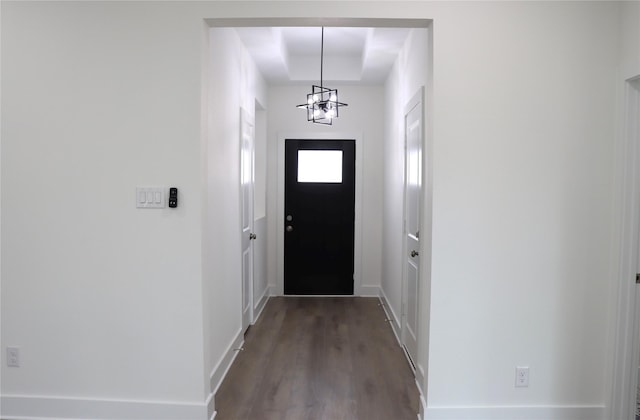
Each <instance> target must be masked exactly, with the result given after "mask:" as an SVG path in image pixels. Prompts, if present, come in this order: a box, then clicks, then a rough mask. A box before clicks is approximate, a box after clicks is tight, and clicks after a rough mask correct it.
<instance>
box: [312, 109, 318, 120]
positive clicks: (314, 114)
mask: <svg viewBox="0 0 640 420" xmlns="http://www.w3.org/2000/svg"><path fill="white" fill-rule="evenodd" d="M313 116H314V117H315V118H318V117H319V116H320V110H319V109H316V110H314V111H313Z"/></svg>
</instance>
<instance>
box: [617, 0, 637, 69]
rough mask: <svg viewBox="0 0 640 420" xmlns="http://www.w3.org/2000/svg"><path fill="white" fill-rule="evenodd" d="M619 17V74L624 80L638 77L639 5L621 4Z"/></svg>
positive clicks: (633, 3)
mask: <svg viewBox="0 0 640 420" xmlns="http://www.w3.org/2000/svg"><path fill="white" fill-rule="evenodd" d="M620 16H621V20H622V21H621V24H620V31H621V42H620V51H621V74H622V79H623V80H626V79H628V78H631V77H636V76H638V75H640V3H638V2H636V1H626V2H623V3H622V7H621V12H620Z"/></svg>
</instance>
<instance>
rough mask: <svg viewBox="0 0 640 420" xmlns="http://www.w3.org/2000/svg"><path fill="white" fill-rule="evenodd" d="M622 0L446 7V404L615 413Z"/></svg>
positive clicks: (436, 344)
mask: <svg viewBox="0 0 640 420" xmlns="http://www.w3.org/2000/svg"><path fill="white" fill-rule="evenodd" d="M617 7H618V5H617V4H611V3H609V4H605V3H560V4H556V3H553V4H551V3H519V4H498V3H494V4H484V3H475V4H465V5H464V6H460V7H445V6H444V5H443V6H442V7H441V8H440V12H441V13H438V14H436V15H435V20H434V44H435V45H434V88H435V93H434V107H435V109H434V197H433V203H434V210H433V221H434V222H433V270H432V290H431V292H432V302H431V305H432V306H431V321H430V325H431V334H430V350H429V357H430V359H429V378H428V379H429V381H428V383H429V388H428V404H429V406H430V407H433V408H430V410H429V411H428V414H429V415H430V416H433V417H445V416H446V415H450V416H454V417H456V418H471V417H474V416H477V413H479V412H482V413H486V415H487V416H491V417H492V418H509V417H510V416H513V413H514V412H513V411H510V409H508V408H504V409H503V408H499V406H508V405H513V406H519V407H531V408H528V409H527V408H520V409H519V410H518V411H517V412H518V413H520V414H519V417H520V416H521V417H525V416H526V415H530V416H536V415H537V416H538V417H543V418H570V417H578V418H580V417H581V418H597V417H600V416H601V415H602V412H603V410H602V408H598V407H599V406H602V405H603V403H604V400H605V393H606V390H605V389H604V383H605V364H604V360H605V358H606V352H605V342H606V337H607V335H606V333H607V315H608V307H607V304H608V300H607V299H606V298H604V297H606V296H607V295H608V294H609V293H610V290H611V285H612V281H611V279H610V277H609V268H610V266H611V264H612V259H611V252H610V251H611V247H612V239H611V236H610V232H611V211H612V205H611V203H612V187H613V185H612V173H613V168H612V162H613V140H612V139H613V135H614V131H615V130H614V125H615V115H614V111H613V108H614V105H615V88H614V82H615V74H616V73H615V63H616V60H617V57H616V43H617V37H616V32H617ZM541 22H544V25H543V27H544V30H541V24H540V23H541ZM594 27H597V28H598V30H597V31H593V28H594ZM460 28H464V30H460ZM518 365H524V366H529V367H530V369H531V384H530V386H529V388H527V389H516V388H514V377H515V373H514V368H515V367H516V366H518ZM454 389H455V392H452V390H454ZM572 405H577V406H584V407H588V406H590V405H594V406H596V407H595V408H593V409H589V408H585V409H584V410H586V411H580V410H577V409H573V408H570V407H569V406H572ZM476 406H484V407H487V408H484V409H478V408H473V407H476ZM534 406H539V407H538V408H534ZM553 406H559V407H565V408H553V409H552V408H548V407H553ZM445 407H457V409H456V408H453V409H452V408H445ZM547 408H548V409H547ZM511 418H512V417H511Z"/></svg>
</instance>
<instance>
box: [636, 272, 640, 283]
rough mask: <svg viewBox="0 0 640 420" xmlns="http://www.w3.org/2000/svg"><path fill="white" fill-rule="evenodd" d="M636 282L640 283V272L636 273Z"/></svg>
mask: <svg viewBox="0 0 640 420" xmlns="http://www.w3.org/2000/svg"><path fill="white" fill-rule="evenodd" d="M636 284H640V273H637V274H636Z"/></svg>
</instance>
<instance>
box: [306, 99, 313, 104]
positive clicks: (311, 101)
mask: <svg viewBox="0 0 640 420" xmlns="http://www.w3.org/2000/svg"><path fill="white" fill-rule="evenodd" d="M307 103H308V104H309V105H312V104H313V98H311V97H309V99H307Z"/></svg>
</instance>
